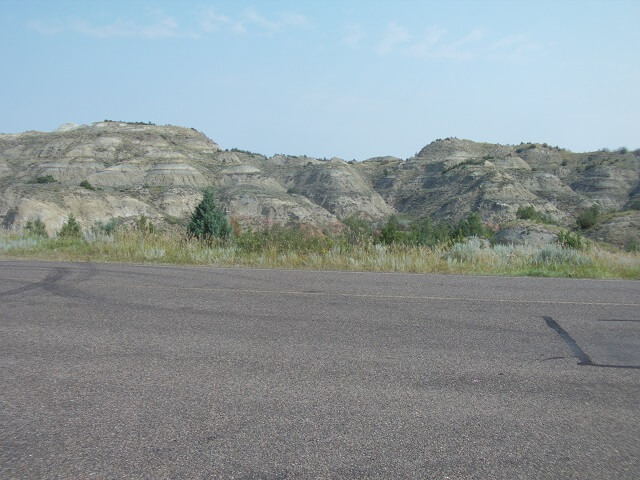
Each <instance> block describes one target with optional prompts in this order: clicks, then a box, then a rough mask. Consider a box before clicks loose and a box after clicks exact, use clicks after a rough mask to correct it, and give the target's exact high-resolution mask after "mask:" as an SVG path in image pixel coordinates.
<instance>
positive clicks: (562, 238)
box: [557, 230, 585, 250]
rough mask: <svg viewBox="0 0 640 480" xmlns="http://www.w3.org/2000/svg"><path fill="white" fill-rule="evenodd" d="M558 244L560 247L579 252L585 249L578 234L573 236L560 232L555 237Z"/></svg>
mask: <svg viewBox="0 0 640 480" xmlns="http://www.w3.org/2000/svg"><path fill="white" fill-rule="evenodd" d="M557 239H558V243H559V244H560V246H562V247H566V248H573V249H574V250H581V249H583V248H584V247H585V244H584V242H583V240H582V235H580V233H576V234H573V233H571V232H568V231H566V230H560V232H559V233H558V235H557Z"/></svg>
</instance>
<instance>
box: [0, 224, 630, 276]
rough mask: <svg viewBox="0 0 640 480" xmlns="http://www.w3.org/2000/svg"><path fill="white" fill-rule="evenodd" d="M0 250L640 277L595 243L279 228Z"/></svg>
mask: <svg viewBox="0 0 640 480" xmlns="http://www.w3.org/2000/svg"><path fill="white" fill-rule="evenodd" d="M0 257H5V258H29V259H45V260H63V261H95V262H125V263H163V264H178V265H214V266H246V267H259V268H285V269H318V270H357V271H378V272H416V273H456V274H473V275H520V276H522V275H529V276H531V275H535V276H559V277H590V278H626V279H640V255H638V254H637V253H622V252H618V253H614V252H611V251H606V250H604V249H600V248H598V247H592V248H591V249H589V250H588V251H577V250H573V249H570V248H563V247H560V246H559V245H546V246H542V247H537V246H495V247H490V246H488V245H487V244H486V243H485V242H484V241H482V240H478V239H474V238H472V239H468V240H466V241H465V242H464V243H457V244H455V245H453V246H441V247H439V248H435V249H432V248H429V247H419V246H407V245H400V246H396V245H392V246H387V245H382V244H374V243H372V242H366V243H364V244H356V245H352V244H350V243H348V242H347V241H346V240H345V239H343V238H328V237H304V236H297V235H296V234H287V233H286V232H284V233H283V232H280V233H279V234H277V235H276V234H274V235H271V236H270V235H265V234H253V235H252V236H249V237H241V238H238V239H236V240H235V241H233V242H219V243H214V244H209V243H207V242H202V241H198V240H195V239H189V238H187V237H185V236H183V235H180V234H177V233H153V234H149V233H141V232H138V231H118V232H115V233H114V234H112V235H104V234H85V235H84V238H82V239H64V238H53V239H50V238H41V237H24V236H21V235H17V234H15V233H10V232H6V231H4V232H0Z"/></svg>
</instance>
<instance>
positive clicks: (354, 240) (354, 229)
mask: <svg viewBox="0 0 640 480" xmlns="http://www.w3.org/2000/svg"><path fill="white" fill-rule="evenodd" d="M342 223H344V224H345V225H346V226H347V227H348V230H347V231H346V232H345V234H346V236H347V241H348V242H349V243H350V244H351V245H361V244H364V243H367V242H368V241H370V240H371V239H372V238H373V231H372V229H371V225H370V224H369V222H367V221H366V220H363V219H362V218H358V217H356V216H355V215H352V216H350V217H348V218H345V219H343V220H342Z"/></svg>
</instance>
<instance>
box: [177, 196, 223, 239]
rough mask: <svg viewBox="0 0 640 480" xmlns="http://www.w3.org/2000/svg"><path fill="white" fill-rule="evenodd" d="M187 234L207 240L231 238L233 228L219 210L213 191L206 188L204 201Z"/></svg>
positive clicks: (196, 210) (193, 216)
mask: <svg viewBox="0 0 640 480" xmlns="http://www.w3.org/2000/svg"><path fill="white" fill-rule="evenodd" d="M187 232H188V233H189V235H192V236H194V237H197V238H200V239H206V240H211V239H212V238H228V237H229V236H231V233H232V230H231V226H230V225H229V222H228V220H227V217H225V215H224V213H223V212H222V211H221V210H220V209H219V208H218V204H217V202H216V199H215V195H214V193H213V189H211V188H205V189H204V191H203V192H202V201H201V202H200V203H199V204H198V206H197V207H196V208H195V210H194V211H193V214H192V215H191V222H190V223H189V226H188V227H187Z"/></svg>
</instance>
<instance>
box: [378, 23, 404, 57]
mask: <svg viewBox="0 0 640 480" xmlns="http://www.w3.org/2000/svg"><path fill="white" fill-rule="evenodd" d="M410 38H411V37H410V36H409V32H408V30H407V29H406V28H405V27H403V26H402V25H398V24H397V23H396V22H391V23H390V24H389V26H388V27H387V31H386V33H385V35H384V37H383V38H382V40H380V42H379V43H378V45H377V47H376V51H377V52H378V53H379V54H380V55H387V54H389V53H391V52H392V51H393V50H395V49H396V48H397V47H398V46H399V45H402V44H406V43H407V42H408V41H409V40H410Z"/></svg>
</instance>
